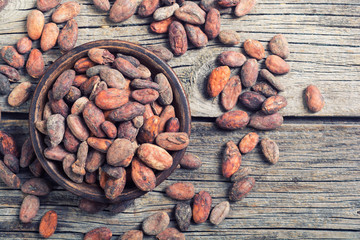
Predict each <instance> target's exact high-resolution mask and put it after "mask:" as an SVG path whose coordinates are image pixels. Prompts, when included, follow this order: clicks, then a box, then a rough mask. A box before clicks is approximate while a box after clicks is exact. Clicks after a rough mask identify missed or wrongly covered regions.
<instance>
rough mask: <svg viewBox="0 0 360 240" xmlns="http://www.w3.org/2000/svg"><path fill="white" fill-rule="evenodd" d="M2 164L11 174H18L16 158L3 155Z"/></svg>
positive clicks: (10, 155) (18, 166)
mask: <svg viewBox="0 0 360 240" xmlns="http://www.w3.org/2000/svg"><path fill="white" fill-rule="evenodd" d="M4 163H5V165H6V166H7V167H8V168H9V169H10V171H12V172H13V173H19V169H20V165H19V159H18V158H17V157H16V156H14V155H12V154H5V156H4Z"/></svg>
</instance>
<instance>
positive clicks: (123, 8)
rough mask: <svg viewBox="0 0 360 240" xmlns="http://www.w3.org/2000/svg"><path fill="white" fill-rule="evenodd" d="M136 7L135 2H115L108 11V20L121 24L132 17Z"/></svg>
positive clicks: (133, 0)
mask: <svg viewBox="0 0 360 240" xmlns="http://www.w3.org/2000/svg"><path fill="white" fill-rule="evenodd" d="M136 7H137V1H136V0H116V1H115V3H114V5H113V6H112V7H111V9H110V15H109V18H110V20H111V21H113V22H115V23H119V22H123V21H125V20H126V19H128V18H130V17H131V16H132V15H134V13H135V11H136Z"/></svg>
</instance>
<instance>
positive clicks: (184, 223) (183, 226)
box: [175, 202, 192, 231]
mask: <svg viewBox="0 0 360 240" xmlns="http://www.w3.org/2000/svg"><path fill="white" fill-rule="evenodd" d="M191 218H192V211H191V206H190V205H189V204H187V203H182V202H181V203H178V204H176V207H175V219H176V222H177V224H178V226H179V228H180V230H181V231H187V230H188V229H189V227H190V222H191Z"/></svg>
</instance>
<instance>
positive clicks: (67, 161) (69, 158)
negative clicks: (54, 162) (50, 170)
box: [62, 154, 84, 183]
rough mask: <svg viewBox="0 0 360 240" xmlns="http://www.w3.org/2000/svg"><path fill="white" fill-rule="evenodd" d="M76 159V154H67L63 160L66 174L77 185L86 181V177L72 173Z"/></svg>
mask: <svg viewBox="0 0 360 240" xmlns="http://www.w3.org/2000/svg"><path fill="white" fill-rule="evenodd" d="M75 161H76V158H75V155H74V154H67V155H66V156H65V157H64V160H63V163H62V164H63V170H64V172H65V174H66V175H67V176H68V177H69V178H70V179H71V181H73V182H75V183H82V182H83V181H84V176H83V175H79V174H76V173H74V172H73V171H72V167H71V166H72V165H73V164H74V163H75Z"/></svg>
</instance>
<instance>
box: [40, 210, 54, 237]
mask: <svg viewBox="0 0 360 240" xmlns="http://www.w3.org/2000/svg"><path fill="white" fill-rule="evenodd" d="M57 219H58V216H57V213H56V212H55V211H53V210H51V211H48V212H46V213H45V214H44V216H43V217H42V218H41V221H40V226H39V233H40V235H41V236H42V237H43V238H49V237H50V236H51V235H53V234H54V232H55V230H56V226H57Z"/></svg>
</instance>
